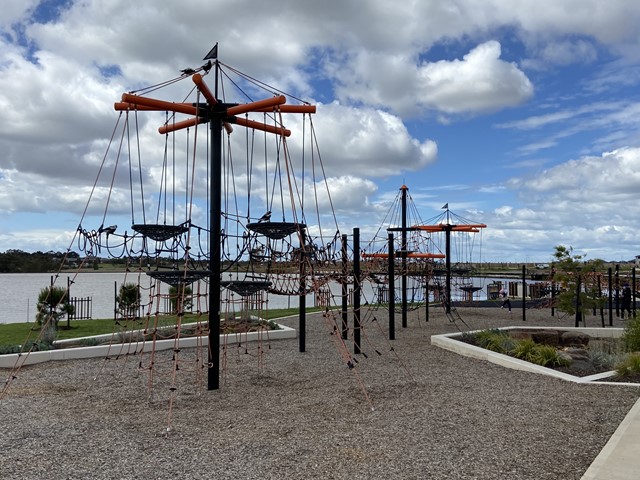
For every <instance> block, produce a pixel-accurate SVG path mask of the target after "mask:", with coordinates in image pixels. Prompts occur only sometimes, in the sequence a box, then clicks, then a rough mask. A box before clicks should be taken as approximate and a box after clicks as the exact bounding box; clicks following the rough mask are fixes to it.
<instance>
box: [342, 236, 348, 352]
mask: <svg viewBox="0 0 640 480" xmlns="http://www.w3.org/2000/svg"><path fill="white" fill-rule="evenodd" d="M348 278H349V256H348V254H347V236H346V235H342V282H341V283H342V285H341V286H342V339H343V340H346V339H347V336H348V333H349V324H348V310H349V291H348V288H349V279H348Z"/></svg>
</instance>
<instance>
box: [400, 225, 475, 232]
mask: <svg viewBox="0 0 640 480" xmlns="http://www.w3.org/2000/svg"><path fill="white" fill-rule="evenodd" d="M481 228H487V226H486V225H485V224H484V223H475V224H473V223H466V224H464V225H450V224H448V223H441V224H439V225H415V226H413V227H411V229H415V230H423V231H425V232H444V231H445V230H450V231H452V232H472V233H478V232H479V231H480V229H481Z"/></svg>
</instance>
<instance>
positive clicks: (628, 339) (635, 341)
mask: <svg viewBox="0 0 640 480" xmlns="http://www.w3.org/2000/svg"><path fill="white" fill-rule="evenodd" d="M622 339H623V341H624V347H625V349H626V351H627V352H640V317H636V318H633V319H630V320H629V322H628V323H627V325H626V326H625V327H624V333H623V334H622Z"/></svg>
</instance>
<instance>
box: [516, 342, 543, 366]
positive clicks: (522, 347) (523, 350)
mask: <svg viewBox="0 0 640 480" xmlns="http://www.w3.org/2000/svg"><path fill="white" fill-rule="evenodd" d="M537 347H538V344H537V343H536V342H534V341H533V340H531V339H525V340H520V341H519V342H518V343H516V346H515V348H514V349H513V356H514V357H516V358H519V359H520V360H524V361H525V362H531V363H535V358H536V355H537V350H538V348H537Z"/></svg>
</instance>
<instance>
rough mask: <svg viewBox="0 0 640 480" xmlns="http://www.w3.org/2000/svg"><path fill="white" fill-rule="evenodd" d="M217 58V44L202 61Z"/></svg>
mask: <svg viewBox="0 0 640 480" xmlns="http://www.w3.org/2000/svg"><path fill="white" fill-rule="evenodd" d="M217 58H218V44H217V43H216V44H215V45H214V46H213V48H212V49H211V50H209V53H207V54H206V55H205V56H204V58H203V60H216V59H217Z"/></svg>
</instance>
